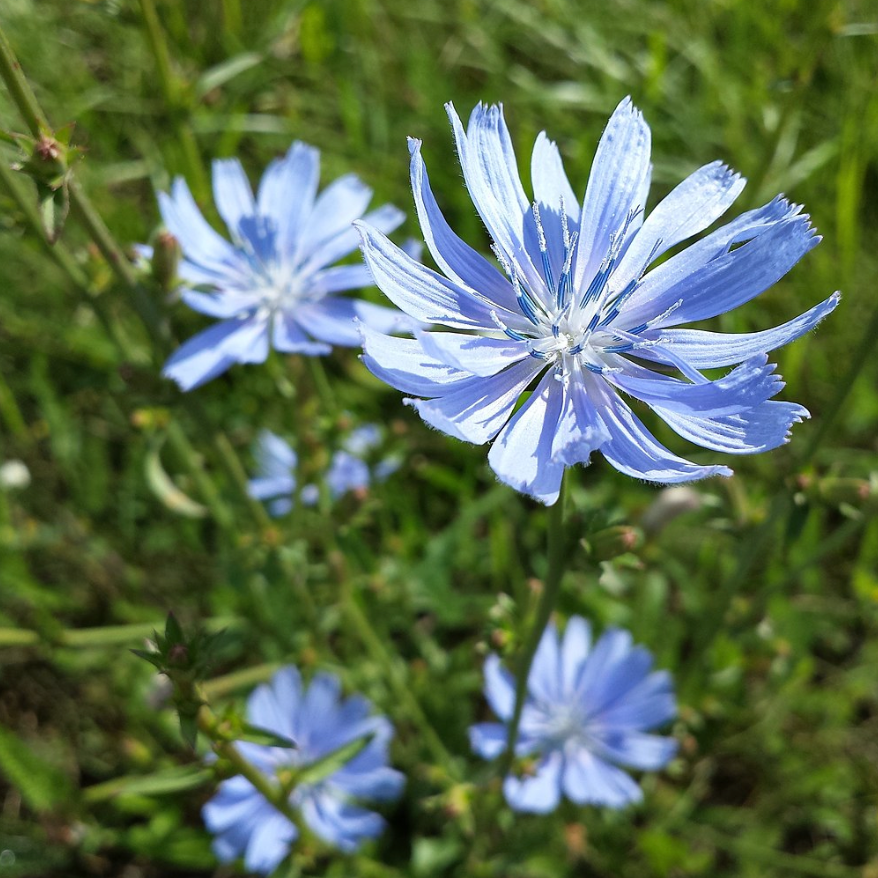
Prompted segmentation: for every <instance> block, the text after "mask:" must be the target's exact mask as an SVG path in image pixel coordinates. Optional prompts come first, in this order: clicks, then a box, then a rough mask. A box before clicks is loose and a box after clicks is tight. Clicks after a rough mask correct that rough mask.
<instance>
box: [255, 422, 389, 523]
mask: <svg viewBox="0 0 878 878" xmlns="http://www.w3.org/2000/svg"><path fill="white" fill-rule="evenodd" d="M380 442H381V431H380V430H379V429H378V427H377V426H376V425H375V424H365V425H364V426H362V427H358V428H357V429H355V430H353V431H352V432H351V434H350V435H349V436H348V437H347V439H345V441H344V443H343V447H342V450H340V451H336V452H335V453H334V454H333V455H332V460H331V461H330V464H329V469H328V470H327V472H326V475H325V476H324V479H325V481H326V485H327V487H328V488H329V493H330V496H331V497H332V499H333V500H338V499H339V498H340V497H342V496H344V495H345V494H347V493H348V491H361V490H363V489H365V488H367V487H368V486H369V484H370V482H371V481H372V480H373V479H375V480H376V481H379V482H381V481H384V479H386V478H387V477H388V476H389V475H391V474H392V473H393V472H395V471H396V469H398V467H399V462H398V461H397V460H396V459H394V458H385V459H383V460H381V461H379V462H378V463H377V464H376V465H375V467H374V468H373V469H370V467H369V464H368V463H367V461H366V459H365V458H366V457H367V456H368V455H369V453H370V452H371V451H372V450H373V449H374V448H375V447H376V446H377V445H379V444H380ZM254 456H255V458H256V465H257V474H256V477H255V478H253V479H250V481H249V482H248V483H247V490H248V492H249V494H250V496H251V497H253V498H254V499H256V500H262V501H267V502H268V511H269V512H270V513H271V514H272V515H274V516H275V517H277V516H281V515H286V514H287V513H288V512H289V511H290V510H291V509H292V508H293V495H294V494H295V491H296V465H297V458H296V452H295V451H293V449H292V448H290V446H289V445H288V444H287V442H286V441H285V440H284V439H282V438H281V437H280V436H277V435H276V434H274V433H272V432H271V431H270V430H263V431H262V432H261V433H260V434H259V437H258V438H257V440H256V443H255V448H254ZM299 498H300V499H301V501H302V503H304V504H305V506H314V505H315V504H316V503H317V502H318V501H319V499H320V489H319V488H318V487H317V485H313V484H310V485H305V486H304V487H303V488H302V490H301V491H300V493H299Z"/></svg>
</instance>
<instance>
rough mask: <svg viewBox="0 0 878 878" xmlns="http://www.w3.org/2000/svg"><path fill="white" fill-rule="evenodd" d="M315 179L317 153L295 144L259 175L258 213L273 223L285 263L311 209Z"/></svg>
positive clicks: (317, 169)
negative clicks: (270, 219)
mask: <svg viewBox="0 0 878 878" xmlns="http://www.w3.org/2000/svg"><path fill="white" fill-rule="evenodd" d="M319 176H320V153H319V152H318V150H316V149H315V148H314V147H313V146H307V145H306V144H304V143H300V142H298V141H297V142H296V143H294V144H293V145H292V146H291V147H290V149H289V151H288V152H287V154H286V155H285V156H284V157H283V158H282V159H275V160H274V161H273V162H272V163H271V164H270V165H269V166H268V168H267V169H266V171H265V173H264V174H263V175H262V180H261V181H260V183H259V194H258V195H257V204H258V207H259V213H260V214H262V215H263V216H267V217H271V218H272V219H273V220H274V222H275V226H276V228H277V234H278V246H279V248H280V250H281V252H282V253H283V254H284V256H285V257H286V259H287V260H292V258H293V256H294V254H295V251H296V247H297V244H298V241H299V239H300V237H301V235H302V230H303V228H304V225H305V221H306V219H307V218H308V217H309V216H310V214H311V211H312V209H313V207H314V196H315V195H316V194H317V185H318V181H319Z"/></svg>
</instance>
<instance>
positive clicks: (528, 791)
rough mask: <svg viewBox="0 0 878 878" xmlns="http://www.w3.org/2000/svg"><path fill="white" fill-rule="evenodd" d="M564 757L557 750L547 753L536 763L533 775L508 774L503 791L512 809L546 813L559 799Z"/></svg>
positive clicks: (555, 805) (553, 808)
mask: <svg viewBox="0 0 878 878" xmlns="http://www.w3.org/2000/svg"><path fill="white" fill-rule="evenodd" d="M563 763H564V759H563V757H562V756H561V754H560V753H559V752H558V751H553V752H552V753H549V755H548V756H546V757H544V758H543V759H542V760H541V761H540V763H539V764H538V765H537V771H536V775H535V776H534V777H523V778H517V777H512V776H508V777H507V778H506V779H505V780H504V782H503V793H504V795H505V796H506V801H507V802H508V803H509V807H510V808H512V810H513V811H525V812H529V813H532V814H548V813H549V812H550V811H554V810H555V808H557V807H558V803H559V802H560V801H561V769H562V766H563Z"/></svg>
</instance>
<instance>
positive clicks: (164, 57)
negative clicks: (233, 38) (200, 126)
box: [140, 0, 208, 194]
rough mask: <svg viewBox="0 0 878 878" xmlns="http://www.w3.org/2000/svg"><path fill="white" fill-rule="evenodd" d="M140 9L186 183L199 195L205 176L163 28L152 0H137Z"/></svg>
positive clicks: (205, 183) (205, 179) (203, 185)
mask: <svg viewBox="0 0 878 878" xmlns="http://www.w3.org/2000/svg"><path fill="white" fill-rule="evenodd" d="M140 9H141V11H142V12H143V21H144V24H145V25H146V34H147V38H148V40H149V47H150V49H151V51H152V55H153V58H154V59H155V66H156V74H157V75H158V81H159V88H160V89H161V92H162V97H163V98H164V100H165V105H166V106H167V109H168V112H169V114H170V116H171V120H172V122H173V125H174V129H175V132H176V135H177V138H178V140H179V141H180V145H181V146H182V147H183V156H184V158H185V161H186V171H187V176H188V177H189V182H190V184H191V185H192V187H193V188H194V190H195V192H196V193H197V194H202V193H204V192H206V191H207V190H208V185H207V175H206V173H205V170H204V165H203V163H202V161H201V154H200V153H199V151H198V143H197V141H196V140H195V133H194V132H193V130H192V128H191V127H190V126H189V125H188V124H187V123H186V121H185V120H183V119H182V118H181V112H182V109H183V108H182V107H181V102H180V98H181V90H180V85H179V83H178V82H177V80H176V79H175V78H174V74H173V71H172V70H171V54H170V52H169V51H168V42H167V39H166V38H165V32H164V30H162V25H161V22H160V20H159V16H158V12H157V11H156V6H155V2H154V0H140Z"/></svg>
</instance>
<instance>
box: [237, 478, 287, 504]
mask: <svg viewBox="0 0 878 878" xmlns="http://www.w3.org/2000/svg"><path fill="white" fill-rule="evenodd" d="M295 490H296V480H295V479H294V478H293V477H292V476H263V477H261V478H256V479H250V481H248V482H247V493H248V494H249V495H250V496H251V497H252V498H253V499H254V500H270V499H271V498H272V497H282V496H284V495H289V494H292V493H293V491H295Z"/></svg>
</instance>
